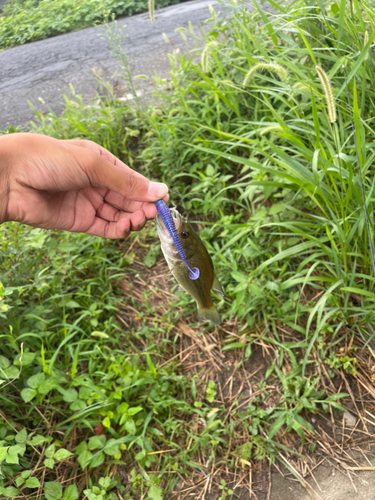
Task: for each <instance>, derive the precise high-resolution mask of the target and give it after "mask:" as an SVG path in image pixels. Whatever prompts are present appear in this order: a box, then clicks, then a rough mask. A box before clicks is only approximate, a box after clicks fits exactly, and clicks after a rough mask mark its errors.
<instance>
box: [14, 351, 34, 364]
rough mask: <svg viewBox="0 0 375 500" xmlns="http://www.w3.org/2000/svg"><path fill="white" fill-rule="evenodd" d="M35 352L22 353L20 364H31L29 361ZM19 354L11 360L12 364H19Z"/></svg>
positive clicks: (32, 359) (31, 360)
mask: <svg viewBox="0 0 375 500" xmlns="http://www.w3.org/2000/svg"><path fill="white" fill-rule="evenodd" d="M35 356H36V354H35V353H33V352H25V353H24V354H23V355H22V366H28V365H31V363H32V362H33V361H34V359H35ZM19 358H20V356H19V355H17V356H16V358H15V360H14V361H13V364H14V366H21V363H20V359H19Z"/></svg>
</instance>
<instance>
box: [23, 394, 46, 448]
mask: <svg viewBox="0 0 375 500" xmlns="http://www.w3.org/2000/svg"><path fill="white" fill-rule="evenodd" d="M32 390H34V389H32ZM35 392H36V391H35ZM46 439H47V438H45V437H44V436H42V435H40V434H37V435H36V436H33V437H32V438H31V439H30V441H28V442H27V444H29V445H30V446H39V445H41V444H44V443H45V442H46Z"/></svg>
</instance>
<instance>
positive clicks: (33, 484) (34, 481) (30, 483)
mask: <svg viewBox="0 0 375 500" xmlns="http://www.w3.org/2000/svg"><path fill="white" fill-rule="evenodd" d="M26 486H27V487H28V488H39V486H40V482H39V479H38V478H37V477H29V479H27V480H26Z"/></svg>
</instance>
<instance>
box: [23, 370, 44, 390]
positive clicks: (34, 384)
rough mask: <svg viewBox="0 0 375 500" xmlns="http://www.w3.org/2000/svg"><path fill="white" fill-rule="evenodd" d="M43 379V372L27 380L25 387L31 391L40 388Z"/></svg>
mask: <svg viewBox="0 0 375 500" xmlns="http://www.w3.org/2000/svg"><path fill="white" fill-rule="evenodd" d="M45 378H46V375H45V373H43V372H41V373H38V374H37V375H33V376H32V377H30V378H28V379H27V385H28V386H29V387H31V388H32V389H37V388H38V387H39V386H40V384H41V383H42V382H44V379H45Z"/></svg>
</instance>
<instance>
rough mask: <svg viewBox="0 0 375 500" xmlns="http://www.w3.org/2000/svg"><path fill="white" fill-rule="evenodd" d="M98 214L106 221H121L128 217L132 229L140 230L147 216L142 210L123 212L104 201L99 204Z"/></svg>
mask: <svg viewBox="0 0 375 500" xmlns="http://www.w3.org/2000/svg"><path fill="white" fill-rule="evenodd" d="M96 216H97V217H99V218H100V219H103V220H104V221H106V222H119V221H121V220H122V219H127V220H128V221H129V222H130V230H131V231H140V230H141V229H143V228H144V226H145V224H146V217H145V214H144V212H143V211H142V210H137V211H136V212H133V213H128V212H123V211H122V210H118V209H117V208H115V207H113V206H112V205H109V204H108V203H102V204H101V205H100V206H99V208H98V209H97V210H96Z"/></svg>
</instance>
